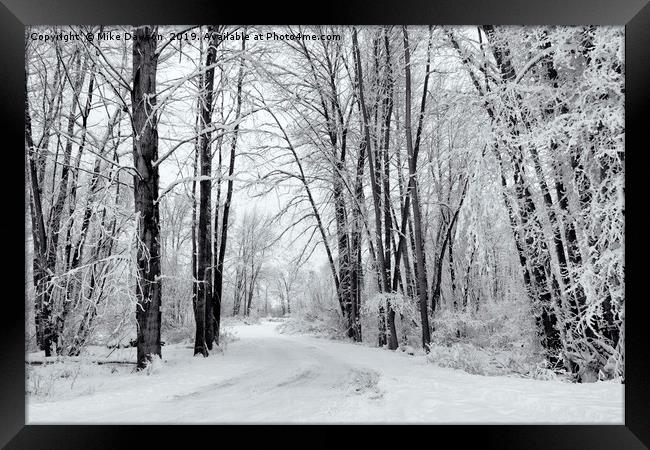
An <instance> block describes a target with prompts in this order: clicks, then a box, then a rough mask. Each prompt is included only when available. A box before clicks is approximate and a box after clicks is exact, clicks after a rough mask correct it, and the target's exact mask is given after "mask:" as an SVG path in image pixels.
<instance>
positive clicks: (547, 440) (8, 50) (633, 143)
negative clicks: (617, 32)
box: [0, 0, 650, 449]
mask: <svg viewBox="0 0 650 450" xmlns="http://www.w3.org/2000/svg"><path fill="white" fill-rule="evenodd" d="M206 22H211V23H217V22H219V23H262V24H294V23H306V24H315V23H319V24H350V25H352V24H355V25H357V24H358V25H361V24H390V23H394V24H414V25H417V24H450V25H453V24H483V23H489V24H509V25H539V24H545V25H546V24H557V25H575V24H595V25H624V26H625V46H626V60H625V62H626V64H625V66H626V69H625V74H626V79H625V84H626V87H625V89H626V102H625V103H626V104H625V120H626V147H627V151H626V153H627V157H626V177H625V191H626V201H625V202H626V204H627V205H628V206H627V208H626V209H627V211H626V225H625V234H626V241H627V243H628V244H629V245H627V246H626V249H625V258H626V297H627V298H628V299H629V301H628V303H627V308H626V309H627V311H626V333H625V335H626V342H625V345H626V362H627V364H626V380H625V425H620V426H597V425H593V426H572V425H539V426H529V425H505V426H497V425H490V426H463V427H462V429H461V428H459V427H458V426H435V428H429V426H425V427H420V428H419V429H418V434H420V433H422V434H423V436H419V437H421V438H424V439H425V442H429V444H427V445H439V444H437V443H442V442H444V440H445V439H448V438H451V439H452V441H450V442H454V445H453V446H454V447H458V446H459V445H460V446H463V445H462V444H466V443H467V440H472V441H474V443H475V444H478V445H479V446H480V447H485V446H488V447H490V446H493V447H496V448H526V449H537V448H539V449H549V448H571V449H578V448H588V449H599V448H603V449H604V448H607V449H610V448H625V449H637V448H648V445H650V444H649V443H650V427H649V426H648V425H649V423H650V406H649V405H650V399H649V395H648V394H649V387H648V386H649V385H650V383H648V382H647V381H646V377H647V376H648V374H649V373H650V356H649V355H650V352H649V348H650V346H649V345H648V342H649V340H648V338H647V335H645V326H644V325H643V323H644V320H646V318H647V317H648V300H647V299H646V298H644V297H643V296H641V295H639V294H640V293H642V292H643V278H642V277H643V275H642V274H641V270H643V268H644V267H643V266H640V265H636V264H634V263H633V262H632V260H633V259H634V258H633V256H634V254H635V253H638V254H641V252H643V250H642V249H641V248H640V246H639V245H638V244H639V243H640V240H639V239H640V238H641V237H642V236H643V234H642V231H641V230H642V229H643V231H645V230H644V228H645V227H644V225H645V223H644V221H643V219H642V217H641V215H642V211H643V209H644V208H643V207H638V206H637V205H639V204H640V203H641V202H645V197H646V195H645V194H644V193H643V191H641V190H640V189H642V187H643V185H642V184H641V181H640V180H641V179H642V177H643V173H642V171H644V170H645V166H644V165H643V164H642V163H641V155H642V154H643V153H644V150H646V149H645V148H644V147H647V143H646V139H645V137H646V136H645V134H646V129H648V128H649V125H648V124H650V120H649V114H648V110H649V109H650V108H649V107H648V103H649V101H650V90H649V89H648V87H649V86H650V83H649V82H648V80H650V63H649V60H650V58H649V57H650V51H649V49H650V4H648V0H623V1H621V0H619V1H608V0H596V1H594V0H591V1H590V0H550V1H538V2H526V1H522V0H499V1H497V0H490V1H480V0H457V1H452V0H443V1H431V0H429V1H427V0H399V1H397V0H378V1H374V2H368V1H363V0H354V1H346V2H345V3H343V2H340V1H337V2H330V3H317V4H308V2H303V3H300V2H295V1H293V0H291V1H282V0H276V1H267V2H265V3H264V4H262V5H252V4H250V3H249V2H237V3H236V2H231V3H228V4H224V3H223V2H218V1H215V0H197V1H190V0H184V1H178V0H162V1H161V0H158V1H154V0H112V1H103V2H99V1H94V2H93V1H88V0H87V1H84V0H66V1H62V0H58V1H48V0H22V1H21V0H2V5H0V30H1V33H0V49H1V51H0V54H1V55H2V57H1V58H0V81H1V82H0V90H1V92H2V97H1V98H0V104H1V105H2V109H1V110H2V121H1V122H0V124H1V125H0V127H1V129H2V133H1V134H0V136H2V139H1V140H0V143H1V145H2V147H3V150H4V151H3V162H4V168H5V170H4V171H3V172H2V176H1V177H2V178H1V179H2V182H3V184H4V186H5V192H6V195H5V196H4V209H3V212H4V213H5V214H4V217H3V219H4V220H0V230H1V234H0V236H2V237H3V239H2V241H0V242H2V248H3V250H5V249H8V248H9V247H11V251H10V252H7V251H6V250H5V251H4V252H2V253H4V255H3V256H4V257H3V258H2V259H1V260H2V261H3V262H8V263H9V264H7V267H6V268H5V269H4V270H3V271H2V273H3V274H4V277H5V279H4V283H3V285H2V293H0V298H1V299H2V301H1V303H2V312H3V313H2V314H0V317H2V319H1V320H2V324H1V325H0V335H1V337H0V365H2V370H1V371H0V374H1V375H0V379H1V380H2V381H1V383H0V384H1V386H0V445H3V446H6V448H47V449H55V448H66V449H68V448H85V449H88V448H122V447H125V448H128V447H131V446H138V447H141V448H142V447H143V446H145V445H146V446H149V445H151V446H153V443H154V442H155V441H160V442H163V443H166V444H170V443H172V442H173V440H172V438H173V437H174V435H176V434H183V435H188V436H192V437H193V439H198V438H199V437H201V438H207V439H208V442H212V443H213V445H214V446H218V445H226V443H225V441H222V439H225V435H224V431H222V429H220V430H215V429H214V426H175V427H162V426H142V427H140V426H138V427H135V426H126V425H112V426H102V425H96V426H37V425H25V363H24V358H25V346H24V303H23V301H22V300H21V294H20V293H21V292H23V295H24V289H22V288H18V289H17V290H16V291H14V290H13V289H12V290H11V292H14V294H9V292H10V290H9V289H8V288H9V287H13V286H19V285H20V282H19V281H18V280H19V279H21V277H22V279H24V278H25V275H24V267H25V266H24V265H23V266H22V267H21V266H20V264H19V261H24V260H23V258H24V257H22V256H21V255H24V245H23V244H24V241H22V242H21V240H20V238H19V236H23V235H24V233H25V229H24V217H25V215H24V208H25V204H24V191H22V189H23V187H24V170H23V167H24V160H23V158H24V154H23V150H22V149H23V148H24V147H23V144H21V142H20V141H21V139H20V138H21V135H23V134H24V126H23V125H24V124H23V119H24V89H25V88H24V82H25V81H24V80H25V79H24V27H25V25H39V24H76V25H80V24H134V23H156V24H193V23H206ZM22 137H23V139H24V136H22ZM9 138H11V139H9ZM630 149H631V150H632V151H630ZM646 151H647V150H646ZM20 183H22V185H20ZM19 185H20V187H19ZM19 191H22V192H23V194H19ZM21 195H22V197H21ZM635 202H636V205H635ZM630 204H631V206H630ZM630 214H631V215H632V217H631V216H630ZM14 258H15V259H14ZM630 294H631V295H630ZM635 294H636V295H635ZM240 431H241V430H238V431H236V432H235V433H233V434H235V435H238V436H239V439H241V438H242V436H243V437H244V438H245V439H248V436H252V435H254V434H255V433H241V432H240ZM285 431H286V430H283V429H281V428H280V427H277V428H274V427H266V429H265V430H264V432H263V433H260V435H259V436H260V437H262V438H263V439H264V440H265V441H267V442H270V441H271V440H273V439H274V438H276V437H278V438H281V439H282V441H283V442H285V441H287V440H289V438H288V437H287V435H286V434H285ZM309 431H311V430H309ZM412 431H414V430H409V431H408V433H409V435H408V436H411V435H410V433H411V432H412ZM389 432H390V433H391V434H392V433H393V431H389ZM292 433H293V431H292ZM316 433H317V434H316ZM384 433H386V431H385V430H381V432H380V433H374V432H373V434H375V436H377V437H379V438H380V439H382V438H383V436H385V434H384ZM228 434H230V433H228ZM364 434H365V433H364ZM283 435H284V436H283ZM310 435H311V437H310ZM307 436H308V437H307V440H306V441H305V440H297V439H296V441H295V442H298V443H299V444H300V443H302V445H301V446H305V445H310V443H311V442H313V441H314V440H317V441H318V442H317V443H319V444H325V443H326V441H330V442H332V445H346V446H347V445H349V443H348V441H346V442H343V435H342V434H340V433H338V432H335V433H331V432H327V431H325V430H317V431H315V433H309V434H308V435H307ZM408 440H409V441H410V440H411V439H408ZM181 442H185V445H192V444H191V442H190V441H187V440H186V439H185V438H181ZM221 442H223V443H221ZM337 442H338V444H336V443H337ZM269 445H270V444H269ZM413 445H415V443H413Z"/></svg>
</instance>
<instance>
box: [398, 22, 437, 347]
mask: <svg viewBox="0 0 650 450" xmlns="http://www.w3.org/2000/svg"><path fill="white" fill-rule="evenodd" d="M403 32H404V64H405V75H406V76H405V80H406V84H405V91H406V102H405V109H406V112H405V114H406V116H405V121H404V126H405V128H406V149H407V152H408V163H409V182H410V183H409V188H410V189H411V195H412V196H413V228H414V229H413V231H414V238H415V267H416V277H417V293H418V299H419V302H420V318H421V321H422V347H424V349H425V350H426V351H428V348H429V347H428V346H429V344H430V343H431V334H430V329H429V315H428V301H427V279H426V269H425V260H424V258H425V255H424V243H423V239H422V216H421V212H420V196H419V193H418V183H417V178H416V177H417V159H416V158H417V155H416V154H415V152H414V148H413V138H412V135H411V50H410V47H409V38H408V30H407V28H406V27H403Z"/></svg>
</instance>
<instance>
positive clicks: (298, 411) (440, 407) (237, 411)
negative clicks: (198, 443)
mask: <svg viewBox="0 0 650 450" xmlns="http://www.w3.org/2000/svg"><path fill="white" fill-rule="evenodd" d="M276 325H277V323H271V322H266V323H262V324H259V325H249V326H237V327H233V332H234V333H235V334H236V336H237V338H238V339H237V340H236V341H235V342H233V343H231V344H230V345H229V346H228V348H227V350H226V352H225V353H224V354H215V355H211V356H210V357H208V358H205V359H204V358H193V357H192V356H191V352H192V351H191V349H188V348H185V347H182V346H169V347H165V348H164V349H163V352H164V358H165V360H166V362H165V364H163V366H162V367H161V368H160V370H158V371H156V372H155V373H153V374H152V375H148V376H147V375H144V374H135V373H133V374H126V375H119V376H117V375H113V376H108V375H103V376H98V377H97V378H92V379H88V380H80V381H79V382H78V389H77V390H76V391H79V392H76V393H75V392H71V393H70V395H65V396H62V397H59V398H55V399H48V400H31V399H30V400H29V402H28V408H27V409H28V412H27V414H28V423H262V422H263V423H269V422H278V423H286V422H318V423H325V422H328V423H340V422H364V423H378V422H392V423H395V422H427V423H622V421H623V386H622V385H620V384H617V383H613V382H606V383H605V382H601V383H593V384H582V385H581V384H568V383H563V382H559V381H538V380H530V379H521V378H514V377H485V376H477V375H470V374H467V373H465V372H462V371H459V370H454V369H445V368H439V367H436V366H434V365H432V364H428V363H427V362H426V361H425V360H424V358H422V357H413V356H408V355H405V354H403V353H401V352H397V353H395V352H390V351H386V350H381V349H376V348H369V347H366V346H363V345H354V344H350V343H346V342H333V341H328V340H325V339H318V338H314V337H308V336H298V335H282V334H279V333H278V332H277V331H276V330H275V328H276ZM84 386H86V387H85V388H84Z"/></svg>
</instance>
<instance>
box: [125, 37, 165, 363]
mask: <svg viewBox="0 0 650 450" xmlns="http://www.w3.org/2000/svg"><path fill="white" fill-rule="evenodd" d="M157 42H158V39H157V28H156V27H150V26H140V27H137V28H135V30H134V41H133V89H132V90H131V107H132V109H133V111H132V117H133V122H132V123H133V161H134V163H135V169H136V171H137V174H136V175H135V176H134V177H133V187H134V189H133V192H134V198H135V213H136V216H137V236H138V244H137V246H138V250H137V266H138V279H137V284H136V299H137V307H136V320H137V323H138V334H137V366H138V369H143V368H144V367H146V366H147V363H148V362H149V361H151V359H152V358H153V357H154V356H155V355H158V356H162V353H161V346H160V323H161V312H160V307H161V291H160V288H161V286H160V241H159V235H160V212H159V209H158V202H157V200H158V178H159V177H158V167H154V166H153V162H154V161H156V160H157V159H158V120H157V115H156V111H155V107H156V71H157V66H158V55H157V54H156V47H157Z"/></svg>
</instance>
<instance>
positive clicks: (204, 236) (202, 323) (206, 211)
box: [194, 27, 217, 356]
mask: <svg viewBox="0 0 650 450" xmlns="http://www.w3.org/2000/svg"><path fill="white" fill-rule="evenodd" d="M208 31H209V32H211V31H212V27H210V28H208ZM216 46H217V41H216V39H213V40H211V41H210V45H209V46H208V50H207V55H206V60H205V67H206V71H205V74H204V75H203V76H202V77H201V78H200V79H201V80H202V83H201V93H200V98H201V100H202V101H201V109H200V120H199V129H200V130H201V135H200V138H199V148H198V152H199V161H200V168H201V170H200V174H201V177H202V178H201V181H200V183H199V225H198V236H197V247H198V248H197V250H198V254H197V270H196V272H197V279H198V285H197V290H196V294H197V309H196V315H195V318H196V321H197V326H196V336H195V340H194V354H195V355H196V354H199V353H200V354H202V355H203V356H207V354H208V350H210V349H212V342H213V341H214V316H213V305H214V302H213V299H212V296H213V292H212V275H211V269H210V267H211V265H212V241H211V237H212V226H211V218H212V217H211V216H212V213H211V197H212V195H211V194H212V180H211V179H210V177H211V175H212V153H211V147H212V146H211V140H212V132H211V131H210V128H211V127H212V102H213V95H214V94H213V90H214V67H213V65H214V62H215V59H216V51H217V47H216Z"/></svg>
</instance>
